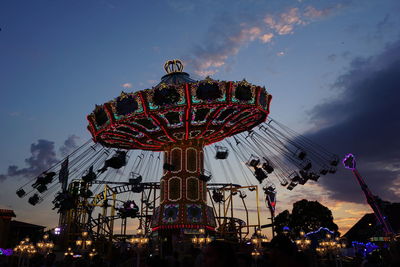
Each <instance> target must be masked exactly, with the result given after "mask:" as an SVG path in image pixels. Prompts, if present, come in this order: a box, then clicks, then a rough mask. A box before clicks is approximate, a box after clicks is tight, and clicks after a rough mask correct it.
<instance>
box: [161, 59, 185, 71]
mask: <svg viewBox="0 0 400 267" xmlns="http://www.w3.org/2000/svg"><path fill="white" fill-rule="evenodd" d="M164 69H165V71H166V72H167V73H168V74H170V73H176V72H182V71H183V64H182V62H181V61H180V60H179V59H173V60H168V61H167V62H165V64H164Z"/></svg>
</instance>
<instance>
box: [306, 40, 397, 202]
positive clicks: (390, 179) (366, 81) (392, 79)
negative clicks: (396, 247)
mask: <svg viewBox="0 0 400 267" xmlns="http://www.w3.org/2000/svg"><path fill="white" fill-rule="evenodd" d="M399 88H400V41H397V42H395V43H393V44H391V45H388V46H387V47H386V48H385V50H384V51H383V52H382V53H381V54H380V55H377V56H374V57H370V58H356V59H354V60H353V62H352V63H351V65H350V67H349V69H348V71H347V72H346V73H344V74H343V75H341V76H340V77H338V79H337V81H336V83H335V84H334V86H333V89H334V90H336V91H338V92H339V94H338V96H337V97H336V98H333V99H328V100H326V101H325V102H323V103H321V104H319V105H317V106H315V107H314V108H313V109H312V110H311V112H310V119H311V122H312V123H314V125H315V126H316V127H315V129H317V130H314V131H313V132H311V133H309V134H308V137H310V138H312V139H313V140H314V141H316V142H317V143H320V144H325V145H326V146H327V148H328V149H330V150H331V151H333V152H335V153H338V154H340V155H342V156H343V155H344V154H345V153H349V152H352V153H354V154H355V155H356V157H357V159H358V161H357V166H358V169H359V171H360V173H361V175H363V176H364V178H365V180H366V182H367V184H368V186H369V188H370V189H371V190H372V192H373V193H374V194H377V195H380V196H381V197H382V198H384V199H386V200H390V201H399V199H400V194H399V191H398V190H391V189H392V187H393V186H395V183H396V182H398V181H399V179H400V170H399V163H398V162H399V161H400V139H399V136H400V120H399V115H398V114H399V111H398V99H400V90H399ZM321 184H322V185H323V186H324V187H325V188H326V189H327V190H329V192H331V194H332V197H334V198H335V199H339V200H345V201H353V202H365V199H364V197H363V195H362V193H361V189H360V187H359V185H358V184H357V182H356V180H355V178H353V177H352V175H351V172H349V171H345V170H339V171H338V173H337V174H336V175H335V177H334V178H332V179H328V177H327V179H321ZM355 192H357V194H355Z"/></svg>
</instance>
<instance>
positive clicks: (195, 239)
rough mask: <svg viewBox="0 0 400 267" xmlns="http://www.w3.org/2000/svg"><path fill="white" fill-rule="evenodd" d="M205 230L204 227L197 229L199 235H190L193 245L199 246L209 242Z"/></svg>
mask: <svg viewBox="0 0 400 267" xmlns="http://www.w3.org/2000/svg"><path fill="white" fill-rule="evenodd" d="M205 233H206V231H205V230H204V228H200V229H199V236H198V237H197V236H194V237H192V239H191V241H192V244H193V245H195V246H199V247H200V248H201V247H203V246H204V245H206V244H208V243H210V242H211V241H212V239H211V238H210V237H209V236H205Z"/></svg>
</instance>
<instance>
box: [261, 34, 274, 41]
mask: <svg viewBox="0 0 400 267" xmlns="http://www.w3.org/2000/svg"><path fill="white" fill-rule="evenodd" d="M273 37H274V34H273V33H266V34H263V35H261V36H260V37H259V39H260V40H261V42H263V43H269V42H271V41H272V38H273Z"/></svg>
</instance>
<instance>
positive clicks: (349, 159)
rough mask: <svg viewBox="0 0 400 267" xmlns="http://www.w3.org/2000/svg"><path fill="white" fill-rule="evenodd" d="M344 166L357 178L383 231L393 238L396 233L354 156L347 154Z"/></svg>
mask: <svg viewBox="0 0 400 267" xmlns="http://www.w3.org/2000/svg"><path fill="white" fill-rule="evenodd" d="M343 165H344V167H345V168H346V169H349V170H351V171H352V173H353V175H354V177H356V179H357V182H358V183H359V184H360V187H361V190H362V191H363V193H364V195H365V198H366V199H367V203H368V204H369V205H370V207H371V208H372V210H373V211H374V214H375V216H376V218H377V220H378V222H379V224H380V225H382V229H383V231H384V232H385V234H386V235H387V236H393V234H394V232H393V230H392V227H391V226H390V224H389V222H388V220H387V217H386V216H384V214H383V212H382V210H381V208H380V207H379V204H378V202H377V201H376V197H375V196H374V195H373V194H372V192H371V190H369V188H368V186H367V184H366V183H365V181H364V179H363V178H362V176H361V174H360V173H359V172H358V170H357V168H356V158H355V156H354V155H353V154H347V155H346V156H345V157H344V159H343Z"/></svg>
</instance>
